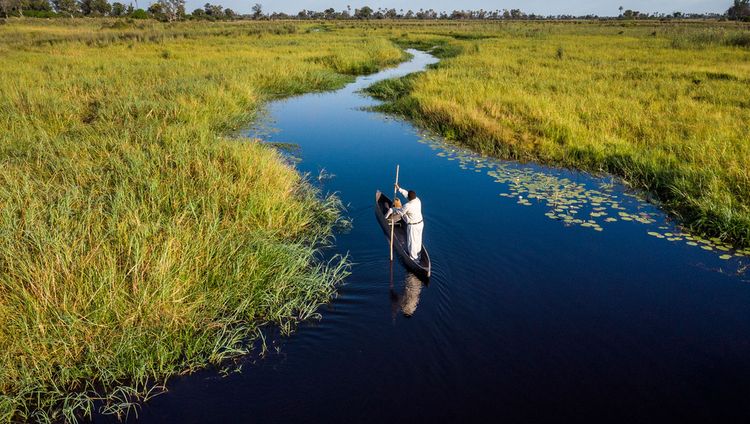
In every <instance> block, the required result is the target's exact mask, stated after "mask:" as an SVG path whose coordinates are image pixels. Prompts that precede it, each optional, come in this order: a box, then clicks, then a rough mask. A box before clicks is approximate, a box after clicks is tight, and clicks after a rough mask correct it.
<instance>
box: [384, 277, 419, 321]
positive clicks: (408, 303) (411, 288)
mask: <svg viewBox="0 0 750 424" xmlns="http://www.w3.org/2000/svg"><path fill="white" fill-rule="evenodd" d="M423 285H424V283H423V282H422V280H420V279H419V278H418V277H417V276H416V275H414V274H412V273H410V272H409V273H407V274H406V278H405V280H404V291H403V293H401V294H400V295H399V294H398V293H397V292H396V290H395V289H394V287H393V280H391V313H392V318H393V319H395V318H396V314H397V313H398V311H399V309H400V310H401V312H403V313H404V316H405V317H410V316H412V315H414V312H415V311H416V310H417V305H419V294H420V293H421V292H422V286H423Z"/></svg>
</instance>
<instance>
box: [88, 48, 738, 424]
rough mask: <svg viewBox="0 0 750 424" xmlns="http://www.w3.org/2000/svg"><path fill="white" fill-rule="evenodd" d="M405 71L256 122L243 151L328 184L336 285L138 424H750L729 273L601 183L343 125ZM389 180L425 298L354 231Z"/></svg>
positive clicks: (283, 106)
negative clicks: (420, 264) (397, 189)
mask: <svg viewBox="0 0 750 424" xmlns="http://www.w3.org/2000/svg"><path fill="white" fill-rule="evenodd" d="M412 54H413V55H414V57H413V59H412V60H411V61H409V62H407V63H404V64H402V65H400V66H399V67H397V68H394V69H389V70H386V71H383V72H380V73H378V74H375V75H371V76H366V77H360V78H358V79H357V80H356V82H354V83H352V84H350V85H348V86H347V87H345V88H343V89H341V90H339V91H336V92H331V93H322V94H309V95H304V96H300V97H295V98H291V99H286V100H281V101H278V102H274V103H272V104H270V105H268V108H267V114H266V116H265V118H264V119H263V120H262V121H261V122H258V123H257V125H256V126H255V127H254V128H252V129H250V130H248V132H247V133H248V135H251V136H252V135H254V134H261V133H263V134H267V136H266V137H267V140H268V141H269V142H285V143H294V144H296V145H298V146H299V149H298V150H296V151H295V153H294V155H295V156H298V157H299V158H300V159H301V161H300V162H298V163H297V164H296V166H297V167H298V168H299V169H300V171H302V172H309V173H311V174H313V175H317V174H318V173H319V170H321V169H325V170H326V173H327V174H328V175H335V177H334V178H332V179H325V180H323V182H321V184H323V187H324V188H325V189H326V190H330V191H336V192H338V193H339V194H340V196H341V198H342V200H343V201H344V203H345V204H348V205H349V210H350V211H353V212H352V213H351V219H352V227H351V230H350V231H348V232H346V233H343V234H339V235H338V236H337V240H336V247H335V248H334V249H331V251H330V252H328V253H329V254H331V255H333V254H343V253H349V255H350V257H351V258H352V260H353V262H354V264H353V266H352V274H351V276H350V277H349V278H348V279H347V281H346V283H345V284H344V285H343V286H342V287H341V288H340V290H339V296H338V298H337V299H336V300H335V301H334V302H332V303H331V304H329V305H326V306H324V307H322V308H321V310H320V313H321V314H322V317H323V318H322V320H320V321H316V322H310V323H306V324H304V325H303V326H302V327H301V328H300V329H299V331H298V332H297V333H296V334H295V335H293V336H291V337H288V338H280V339H275V340H273V341H272V344H273V346H275V347H278V349H279V353H274V352H275V351H272V352H271V353H270V354H269V355H267V356H266V357H265V358H263V359H262V360H257V358H256V357H249V358H247V359H246V362H245V363H243V365H244V366H243V372H242V373H232V374H230V375H228V376H222V375H220V374H218V373H216V372H213V371H204V372H199V373H196V374H193V375H190V376H185V377H180V378H176V379H174V381H171V382H170V385H169V393H167V394H165V395H163V396H160V397H158V398H156V399H154V400H153V401H151V402H149V403H147V404H146V405H144V406H143V409H142V411H140V419H141V420H142V421H143V422H196V423H197V422H288V421H293V422H299V421H310V420H315V421H319V422H351V421H370V422H376V421H377V422H383V421H391V420H396V421H415V422H423V421H428V420H429V421H435V422H445V421H451V420H459V419H461V420H479V419H493V420H506V421H522V422H553V421H554V422H560V421H569V420H577V421H594V420H596V421H607V422H609V421H620V422H624V421H627V422H646V421H647V422H654V421H670V422H671V421H676V420H689V421H727V420H731V421H740V420H742V421H745V422H746V421H747V420H748V419H750V411H748V410H747V409H746V408H743V407H742V406H741V405H744V403H745V399H747V397H748V396H749V395H750V361H748V359H747V358H749V357H750V342H748V340H749V339H748V337H747V335H748V334H750V313H749V311H748V308H749V306H748V305H750V285H748V284H747V283H746V282H745V281H743V278H744V277H743V276H742V267H743V266H746V265H745V264H746V260H747V258H746V257H745V256H743V255H744V253H743V252H735V251H732V250H731V248H728V247H726V246H723V245H720V244H717V243H712V242H711V241H710V240H708V241H705V240H702V239H699V238H695V237H693V236H691V235H689V234H685V233H684V232H683V231H681V230H680V229H679V228H678V227H676V226H675V225H674V223H672V222H670V221H669V220H668V219H667V218H666V217H665V216H664V214H663V213H661V212H660V211H659V209H658V208H657V207H656V206H655V205H653V204H651V203H648V202H644V201H643V199H640V198H639V195H638V194H635V193H632V192H630V191H629V190H628V189H627V188H626V187H624V186H623V185H621V184H620V183H618V182H617V181H616V180H612V179H611V178H609V177H600V176H592V175H589V174H585V173H579V172H573V171H568V170H562V169H554V168H547V167H543V166H537V165H533V164H518V163H512V162H504V161H499V160H493V159H490V158H486V157H481V156H479V155H476V154H473V153H471V152H469V151H467V150H465V149H461V148H460V147H458V146H455V145H451V144H450V143H446V142H445V141H442V140H440V139H438V138H436V137H434V136H431V135H429V134H425V133H424V132H422V131H420V130H417V129H415V128H414V127H413V126H411V125H410V124H408V123H405V122H402V121H400V120H398V119H393V118H391V117H388V116H384V115H381V114H378V113H374V112H369V111H366V110H363V109H365V108H367V107H370V106H373V105H376V104H377V102H376V101H375V100H373V99H371V98H368V97H365V96H363V95H361V94H359V93H358V91H359V90H361V89H362V88H364V87H366V86H368V85H370V84H372V83H374V82H375V81H377V80H380V79H384V78H394V77H398V76H402V75H405V74H408V73H411V72H417V71H420V70H422V69H424V68H425V66H427V65H428V64H430V63H434V62H435V59H434V58H432V57H430V56H429V55H427V54H425V53H422V52H418V51H412ZM268 129H273V131H267V130H268ZM263 131H265V132H263ZM396 163H399V164H400V165H401V175H400V180H399V182H400V183H401V185H402V186H404V187H406V188H409V189H414V190H416V191H417V193H418V194H419V197H420V198H421V199H422V202H423V208H424V210H423V212H424V216H425V222H426V226H425V243H426V244H427V246H428V247H429V249H430V255H431V257H432V263H433V269H432V277H431V279H430V283H429V286H425V285H423V284H422V283H421V282H418V279H417V280H415V279H414V278H413V277H412V276H411V275H410V274H409V273H407V272H406V271H405V270H404V269H403V267H402V266H401V264H400V263H399V262H396V261H394V263H393V264H394V265H393V268H391V267H390V261H389V254H388V243H387V241H386V240H384V238H383V232H382V230H381V228H380V226H379V224H378V223H377V222H376V221H375V219H373V217H372V212H371V211H372V209H371V205H372V195H373V193H374V191H375V190H376V189H380V190H383V189H389V188H392V178H393V176H392V174H393V170H394V169H395V165H396ZM386 191H387V190H386ZM363 211H368V213H364V212H363ZM652 233H653V234H652ZM654 234H656V235H654ZM659 236H660V237H659ZM691 243H694V244H695V245H692V244H691ZM709 248H710V249H709ZM724 249H727V250H724ZM727 255H728V256H729V257H728V258H727ZM716 271H719V272H716ZM104 419H105V418H102V417H97V421H100V420H104Z"/></svg>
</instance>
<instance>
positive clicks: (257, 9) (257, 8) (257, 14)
mask: <svg viewBox="0 0 750 424" xmlns="http://www.w3.org/2000/svg"><path fill="white" fill-rule="evenodd" d="M252 11H253V19H260V18H262V17H263V5H262V4H260V3H255V4H254V5H253V7H252Z"/></svg>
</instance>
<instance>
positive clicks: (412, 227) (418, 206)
mask: <svg viewBox="0 0 750 424" xmlns="http://www.w3.org/2000/svg"><path fill="white" fill-rule="evenodd" d="M396 188H397V189H398V192H399V193H401V195H402V196H404V197H406V198H407V199H409V201H408V202H406V205H404V207H402V208H399V207H394V208H391V210H390V211H388V213H387V214H386V215H385V217H386V219H388V217H389V216H390V215H391V214H392V213H394V212H395V213H397V214H399V215H401V218H402V219H403V220H404V222H405V223H406V238H407V248H408V249H409V256H411V258H412V259H414V260H415V261H419V255H420V253H421V252H422V230H423V229H424V220H423V219H422V201H421V200H419V197H417V193H416V192H414V190H406V189H403V188H401V187H399V185H398V184H396ZM396 200H398V199H396ZM394 203H395V201H394ZM394 206H398V205H394Z"/></svg>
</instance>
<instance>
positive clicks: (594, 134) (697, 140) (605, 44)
mask: <svg viewBox="0 0 750 424" xmlns="http://www.w3.org/2000/svg"><path fill="white" fill-rule="evenodd" d="M448 37H449V41H447V43H448V44H449V45H453V46H457V47H458V48H459V49H460V52H461V53H460V54H458V55H456V56H454V57H452V58H449V59H446V60H444V61H443V62H441V64H440V65H439V66H437V67H436V69H434V70H431V71H428V72H424V73H421V74H419V75H411V76H408V77H405V78H403V79H401V80H396V81H384V82H381V83H379V84H376V85H375V86H373V87H371V88H370V90H369V91H370V92H371V93H372V94H374V95H376V96H377V97H379V98H381V99H384V100H387V101H389V103H388V104H386V105H385V106H383V109H384V110H387V111H391V112H395V113H399V114H402V115H404V116H406V117H408V118H410V119H412V120H414V121H416V122H417V123H419V124H420V125H423V126H426V127H429V128H431V129H433V130H435V131H437V132H438V133H440V134H441V135H443V136H445V137H446V138H448V139H451V140H457V141H460V142H462V143H465V144H466V145H467V146H469V147H471V148H472V149H474V150H476V151H478V152H481V153H484V154H490V155H494V156H499V157H502V158H507V159H516V160H521V161H532V160H533V161H540V162H544V163H550V164H557V165H562V166H568V167H573V168H577V169H584V170H589V171H594V172H607V173H612V174H615V175H618V176H620V177H622V178H623V179H624V180H625V181H626V182H628V183H630V184H631V185H633V186H635V187H636V188H639V189H643V190H645V191H648V192H650V193H652V194H653V195H655V196H656V198H657V199H658V200H659V201H660V202H661V205H662V206H663V207H664V208H666V210H667V211H668V212H670V213H672V214H673V215H674V216H676V217H678V218H679V219H680V221H681V222H682V223H683V224H684V225H685V226H687V227H688V228H689V229H690V230H691V231H693V232H696V233H698V234H703V235H708V236H711V237H713V238H716V239H718V240H720V241H724V242H732V243H734V244H736V245H740V246H748V245H750V168H748V166H747V164H748V163H750V124H749V123H750V102H748V99H747V86H748V83H750V65H749V64H750V48H749V46H750V45H749V44H748V42H747V40H748V39H750V31H749V29H748V26H747V25H744V26H743V24H729V23H710V24H709V23H690V22H687V23H682V24H663V25H660V24H647V23H642V24H626V23H611V22H610V23H581V22H578V23H568V24H560V23H520V24H503V25H487V24H485V25H474V26H471V25H462V26H454V27H447V28H445V29H441V30H439V31H435V30H433V31H430V32H429V33H428V32H423V33H422V34H421V35H420V34H416V35H415V34H403V35H400V36H398V39H400V40H401V44H407V45H408V44H410V43H414V44H415V45H425V44H436V43H446V39H447V38H448Z"/></svg>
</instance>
